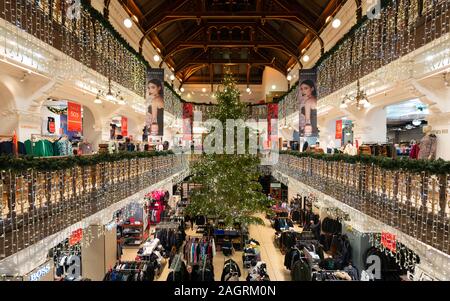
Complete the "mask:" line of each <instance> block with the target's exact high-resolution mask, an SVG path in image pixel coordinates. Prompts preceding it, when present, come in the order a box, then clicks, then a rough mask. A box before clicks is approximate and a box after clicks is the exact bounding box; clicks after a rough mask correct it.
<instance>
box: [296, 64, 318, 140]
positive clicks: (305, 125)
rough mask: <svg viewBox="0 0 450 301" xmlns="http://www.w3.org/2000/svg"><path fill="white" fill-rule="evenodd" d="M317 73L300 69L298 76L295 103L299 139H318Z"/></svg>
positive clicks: (314, 70)
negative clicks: (298, 114) (297, 105)
mask: <svg viewBox="0 0 450 301" xmlns="http://www.w3.org/2000/svg"><path fill="white" fill-rule="evenodd" d="M316 82H317V71H316V69H302V70H300V74H299V86H298V88H297V101H298V104H299V112H300V120H299V125H300V126H299V128H300V137H318V136H319V129H318V127H317V88H316Z"/></svg>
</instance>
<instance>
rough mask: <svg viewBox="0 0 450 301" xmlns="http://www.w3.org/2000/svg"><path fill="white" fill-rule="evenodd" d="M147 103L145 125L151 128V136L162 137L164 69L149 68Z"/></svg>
mask: <svg viewBox="0 0 450 301" xmlns="http://www.w3.org/2000/svg"><path fill="white" fill-rule="evenodd" d="M146 104H147V117H146V122H145V126H146V127H147V129H150V137H152V138H154V137H158V136H159V137H161V136H163V135H164V69H160V68H149V69H147V84H146ZM152 140H154V139H152Z"/></svg>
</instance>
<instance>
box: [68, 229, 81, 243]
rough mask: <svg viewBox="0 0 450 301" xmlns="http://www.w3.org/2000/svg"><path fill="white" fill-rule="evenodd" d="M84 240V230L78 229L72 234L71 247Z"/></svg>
mask: <svg viewBox="0 0 450 301" xmlns="http://www.w3.org/2000/svg"><path fill="white" fill-rule="evenodd" d="M82 238H83V229H81V228H80V229H77V230H75V231H73V232H72V234H71V235H70V237H69V245H70V246H73V245H75V244H77V243H79V242H80V241H81V239H82Z"/></svg>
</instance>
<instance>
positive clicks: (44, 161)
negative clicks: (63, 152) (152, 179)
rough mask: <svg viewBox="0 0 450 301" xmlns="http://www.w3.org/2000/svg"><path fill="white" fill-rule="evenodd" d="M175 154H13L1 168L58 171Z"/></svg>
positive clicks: (0, 160) (0, 163) (3, 159)
mask: <svg viewBox="0 0 450 301" xmlns="http://www.w3.org/2000/svg"><path fill="white" fill-rule="evenodd" d="M171 154H173V152H172V151H164V152H157V151H152V152H120V153H115V154H98V155H93V156H73V157H63V158H51V159H50V158H36V157H33V156H24V157H20V158H14V157H12V156H1V157H0V170H11V171H23V170H27V169H36V170H39V171H56V170H62V169H68V168H72V167H75V166H92V165H96V164H99V163H106V162H117V161H122V160H132V159H139V158H151V157H155V156H167V155H171Z"/></svg>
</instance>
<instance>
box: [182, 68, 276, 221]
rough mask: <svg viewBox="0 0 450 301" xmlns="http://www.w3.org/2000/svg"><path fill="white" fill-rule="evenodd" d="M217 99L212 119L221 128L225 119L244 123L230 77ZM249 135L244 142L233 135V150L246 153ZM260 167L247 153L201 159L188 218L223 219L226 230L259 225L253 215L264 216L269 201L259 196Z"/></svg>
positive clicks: (243, 107)
mask: <svg viewBox="0 0 450 301" xmlns="http://www.w3.org/2000/svg"><path fill="white" fill-rule="evenodd" d="M216 99H217V101H218V104H217V107H216V111H215V113H214V116H213V117H214V118H215V119H218V120H220V121H221V122H222V124H223V127H224V128H225V127H226V120H228V119H233V120H237V119H243V120H245V118H246V105H245V104H244V103H242V102H241V101H240V92H239V89H238V88H237V86H236V82H235V81H234V79H233V78H232V75H231V74H226V75H225V77H224V81H223V83H222V91H220V92H217V93H216ZM224 131H225V130H224ZM249 135H250V132H249V131H248V130H246V138H247V139H246V141H236V135H235V142H236V143H235V146H237V144H238V143H245V144H246V149H247V150H248V138H249ZM223 137H225V133H224V135H223ZM224 140H225V139H224ZM216 143H219V142H217V141H216ZM220 143H221V142H220ZM222 146H223V147H224V149H225V146H224V145H222ZM259 164H260V160H259V158H258V157H257V156H256V155H250V154H249V153H248V151H247V152H246V154H237V152H235V153H234V154H227V153H226V152H225V150H224V152H223V154H204V155H202V156H201V159H200V160H199V161H197V162H196V163H195V164H194V165H193V167H192V172H193V177H192V182H193V183H196V184H200V185H199V188H198V189H196V190H194V191H193V193H192V196H191V202H190V204H189V206H188V207H187V210H186V212H187V214H189V215H191V216H194V215H206V216H208V217H214V218H218V219H222V220H224V222H225V224H226V225H227V226H231V225H233V223H236V222H237V223H241V224H242V225H250V224H262V223H263V220H262V219H261V218H259V217H257V216H255V214H257V213H266V212H267V210H268V207H269V206H270V205H271V201H270V200H269V199H268V198H267V196H266V195H265V194H264V193H262V186H261V184H260V183H259V181H258V180H259V176H260V174H259V172H258V165H259Z"/></svg>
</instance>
